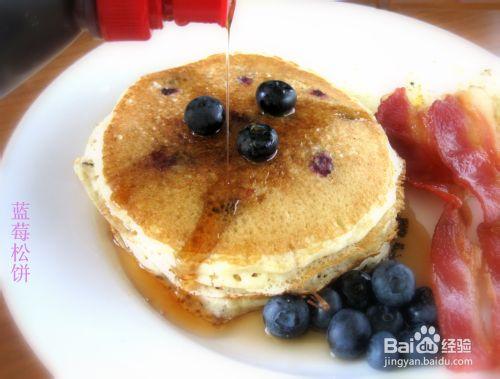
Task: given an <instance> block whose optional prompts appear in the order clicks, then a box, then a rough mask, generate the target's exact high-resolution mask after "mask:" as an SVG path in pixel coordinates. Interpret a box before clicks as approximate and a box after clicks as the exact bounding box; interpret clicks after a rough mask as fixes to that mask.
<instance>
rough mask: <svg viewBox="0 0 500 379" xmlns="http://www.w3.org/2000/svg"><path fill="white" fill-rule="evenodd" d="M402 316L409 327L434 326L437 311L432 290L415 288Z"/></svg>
mask: <svg viewBox="0 0 500 379" xmlns="http://www.w3.org/2000/svg"><path fill="white" fill-rule="evenodd" d="M404 315H405V318H406V321H407V322H408V323H409V324H411V325H417V324H428V325H433V324H435V323H436V321H437V310H436V303H435V302H434V297H433V296H432V290H431V289H430V288H429V287H420V288H417V290H416V291H415V295H414V296H413V299H412V300H411V302H410V304H408V306H407V307H406V308H405V310H404Z"/></svg>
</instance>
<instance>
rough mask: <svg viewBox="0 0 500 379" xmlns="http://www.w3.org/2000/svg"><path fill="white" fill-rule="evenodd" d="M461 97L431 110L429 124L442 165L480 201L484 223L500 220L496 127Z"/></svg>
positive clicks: (449, 98)
mask: <svg viewBox="0 0 500 379" xmlns="http://www.w3.org/2000/svg"><path fill="white" fill-rule="evenodd" d="M467 105H468V104H466V103H465V102H464V101H463V98H462V97H460V96H451V95H449V96H446V98H445V99H444V100H436V101H435V102H434V103H433V104H432V106H431V107H430V108H429V111H428V113H427V117H426V119H427V122H428V125H429V130H430V132H431V134H432V136H433V139H434V141H435V146H436V147H437V151H438V153H439V156H440V157H441V160H442V162H443V163H444V164H445V165H446V166H447V167H448V168H449V170H450V171H451V172H452V173H453V176H454V178H455V181H456V182H457V183H458V184H460V185H462V186H463V187H465V188H467V189H468V190H470V191H471V192H472V193H473V194H474V195H475V196H476V197H477V199H478V200H479V201H480V203H481V206H482V208H483V213H484V219H485V221H486V222H488V223H491V222H494V221H496V220H499V219H500V176H499V175H498V171H497V152H496V149H495V135H494V132H493V130H492V127H491V126H490V125H489V123H487V122H486V121H485V120H484V119H480V118H478V117H476V116H473V115H477V112H474V111H473V110H471V109H470V106H469V107H467Z"/></svg>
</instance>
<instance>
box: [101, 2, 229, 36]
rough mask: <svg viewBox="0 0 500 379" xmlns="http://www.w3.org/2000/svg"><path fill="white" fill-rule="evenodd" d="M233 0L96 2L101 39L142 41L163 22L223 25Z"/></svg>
mask: <svg viewBox="0 0 500 379" xmlns="http://www.w3.org/2000/svg"><path fill="white" fill-rule="evenodd" d="M235 2H236V0H233V1H232V0H96V3H97V17H98V20H99V27H100V32H101V36H102V38H103V39H105V40H108V41H119V40H146V39H149V37H150V36H151V29H161V28H162V27H163V20H175V22H176V23H177V24H178V25H185V24H187V23H189V22H207V23H217V24H219V25H221V26H223V27H226V26H227V23H228V19H230V18H231V17H232V14H233V11H234V4H235Z"/></svg>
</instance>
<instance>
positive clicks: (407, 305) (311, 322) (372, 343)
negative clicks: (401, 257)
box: [263, 260, 437, 369]
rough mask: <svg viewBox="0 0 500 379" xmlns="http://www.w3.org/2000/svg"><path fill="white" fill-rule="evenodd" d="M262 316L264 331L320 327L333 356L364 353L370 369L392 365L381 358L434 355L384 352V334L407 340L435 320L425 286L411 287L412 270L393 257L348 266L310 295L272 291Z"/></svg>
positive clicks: (292, 333) (288, 333) (293, 332)
mask: <svg viewBox="0 0 500 379" xmlns="http://www.w3.org/2000/svg"><path fill="white" fill-rule="evenodd" d="M263 316H264V323H265V327H266V332H267V333H268V334H271V335H273V336H275V337H279V338H287V339H289V338H295V337H298V336H300V335H302V334H304V333H305V332H306V331H307V330H308V329H309V328H312V329H315V330H317V331H323V332H326V335H327V340H328V343H329V345H330V350H331V352H332V353H333V355H334V356H335V357H338V358H341V359H355V358H359V357H361V356H363V355H364V354H366V357H367V361H368V363H369V364H370V366H372V367H373V368H376V369H390V368H393V367H396V366H391V365H387V364H386V363H385V362H386V359H388V360H389V359H417V358H418V359H421V360H422V359H423V358H424V357H426V358H428V359H431V358H436V357H437V355H436V354H431V353H417V352H416V351H413V352H408V354H406V353H405V354H402V355H400V354H399V353H397V352H395V353H391V352H389V353H385V352H384V340H385V339H386V338H394V339H396V340H397V341H398V342H407V343H408V342H410V338H412V337H413V336H414V334H415V332H416V331H418V330H420V328H421V326H422V325H426V326H427V327H430V326H434V328H436V322H437V312H436V305H435V302H434V298H433V295H432V291H431V289H430V288H428V287H420V288H418V289H415V277H414V275H413V272H412V271H411V270H410V269H409V268H408V267H407V266H405V265H404V264H402V263H400V262H397V261H395V260H388V261H385V262H382V263H380V264H379V265H378V266H377V267H376V268H375V270H374V271H373V272H372V274H371V275H370V274H369V273H367V272H364V271H360V270H352V271H349V272H347V273H345V274H344V275H342V276H341V277H340V278H339V279H338V280H336V281H335V282H334V283H333V285H331V286H328V287H326V288H324V289H323V290H322V291H321V292H319V293H318V295H316V296H312V297H309V298H307V297H302V296H296V295H288V294H286V295H280V296H275V297H273V298H271V299H270V300H269V301H268V303H267V304H266V306H265V307H264V310H263ZM424 354H425V355H424Z"/></svg>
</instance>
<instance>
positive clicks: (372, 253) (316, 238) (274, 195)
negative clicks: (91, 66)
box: [75, 54, 404, 321]
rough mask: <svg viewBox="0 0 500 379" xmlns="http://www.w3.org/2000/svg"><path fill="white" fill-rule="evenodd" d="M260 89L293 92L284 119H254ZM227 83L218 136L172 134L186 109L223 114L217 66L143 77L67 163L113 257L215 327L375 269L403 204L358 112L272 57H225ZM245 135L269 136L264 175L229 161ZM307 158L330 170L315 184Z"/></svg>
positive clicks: (397, 180) (382, 142) (389, 158)
mask: <svg viewBox="0 0 500 379" xmlns="http://www.w3.org/2000/svg"><path fill="white" fill-rule="evenodd" d="M270 79H279V80H283V81H285V82H287V83H289V84H290V85H292V87H294V89H295V90H296V92H297V104H296V108H295V112H294V113H293V114H291V115H289V116H287V117H281V118H274V117H270V116H266V115H263V114H261V113H260V111H259V109H258V107H257V104H256V101H255V91H256V88H257V87H258V86H259V84H260V83H262V82H264V81H266V80H270ZM229 80H230V81H229V83H230V86H229V87H230V107H229V108H230V111H229V112H228V113H227V114H226V117H229V130H225V128H223V130H222V131H221V132H219V133H218V134H217V135H215V136H212V137H200V136H195V135H192V133H191V132H190V130H189V129H188V127H187V126H186V125H185V124H184V122H183V115H184V109H185V107H186V105H187V104H188V103H189V102H190V101H191V100H192V99H194V98H195V97H198V96H201V95H209V96H213V97H215V98H218V99H220V100H221V101H222V102H223V103H224V99H225V97H226V62H225V57H224V56H223V55H215V56H211V57H209V58H207V59H204V60H202V61H199V62H195V63H192V64H188V65H185V66H182V67H177V68H173V69H170V70H166V71H162V72H158V73H154V74H151V75H147V76H145V77H143V78H141V79H140V80H139V81H138V82H137V83H135V84H134V85H133V86H131V87H130V88H129V89H128V90H127V91H126V92H125V94H124V95H123V96H122V98H121V99H120V101H119V102H118V104H117V105H116V107H115V108H114V110H113V112H112V113H111V115H110V116H108V117H107V118H106V119H105V120H104V121H103V122H102V123H101V124H100V125H98V126H97V128H96V129H95V130H94V131H93V133H92V135H91V137H90V140H89V142H88V145H87V148H86V150H85V153H84V156H83V157H81V158H79V159H77V160H76V162H75V171H76V172H77V174H78V176H79V178H80V180H81V181H82V183H83V184H84V186H85V188H86V189H87V192H88V194H89V196H90V197H91V199H92V200H93V201H94V203H95V204H96V206H97V207H98V209H99V211H100V212H101V213H102V215H103V216H104V217H105V218H106V219H107V221H108V222H109V223H110V225H111V227H112V229H113V231H114V234H115V237H116V239H117V240H118V241H119V242H120V244H121V245H122V246H123V247H124V248H126V249H127V250H129V251H130V252H131V253H132V254H133V255H134V256H135V258H136V259H137V261H138V262H139V263H140V264H141V266H142V267H143V268H144V269H146V270H149V271H150V272H152V273H153V274H155V275H158V276H161V277H163V278H165V279H166V280H167V281H168V282H169V283H170V284H171V285H172V287H173V288H174V289H175V290H176V293H177V295H178V296H179V298H180V299H181V300H182V301H183V302H184V304H185V305H186V306H187V307H188V308H190V309H191V310H192V311H195V312H198V313H200V314H201V315H202V316H204V317H206V318H209V319H211V320H213V321H221V320H222V321H223V320H228V319H231V318H233V317H235V316H237V315H239V314H242V313H245V312H247V311H250V310H253V309H255V308H257V307H259V306H261V305H262V304H263V303H264V302H265V301H266V298H268V297H269V296H272V295H276V294H281V293H285V292H287V293H298V294H307V293H312V292H315V291H319V290H320V289H321V288H323V287H324V286H325V285H327V284H328V283H329V282H330V281H332V279H334V278H336V277H337V276H339V275H340V274H342V273H344V272H345V271H347V270H349V269H352V268H355V267H360V266H363V265H367V264H370V263H374V262H377V261H379V260H380V259H382V258H384V257H385V256H386V255H387V253H388V251H389V242H390V241H391V239H392V238H393V237H394V236H395V232H396V227H397V223H396V216H397V213H398V211H399V210H400V208H401V206H402V203H403V201H402V198H403V191H402V188H401V178H402V176H403V171H404V169H403V163H402V161H401V159H400V158H399V157H398V156H397V155H396V153H395V152H394V151H393V150H392V149H391V147H390V145H389V142H388V140H387V137H386V135H385V134H384V131H383V130H382V128H381V127H380V125H378V124H377V122H376V121H375V119H374V118H373V116H372V115H370V114H369V113H368V112H367V111H366V110H365V109H364V108H363V107H362V106H360V105H359V104H358V103H357V102H355V101H353V100H352V99H350V98H349V97H348V96H347V95H345V94H344V93H342V92H341V91H339V90H338V89H336V88H334V87H332V85H330V84H329V83H328V82H327V81H325V80H324V79H322V78H320V77H318V76H317V75H314V74H312V73H310V72H306V71H304V70H301V69H300V68H299V67H297V66H296V65H294V64H292V63H288V62H285V61H283V60H281V59H278V58H272V57H263V56H259V55H246V54H237V55H233V56H231V69H230V78H229ZM251 122H260V123H265V124H268V125H270V126H272V127H273V128H275V129H276V131H277V132H278V134H279V138H280V145H279V151H278V153H277V155H276V157H275V158H274V159H272V160H271V161H269V162H265V163H260V164H254V163H251V162H248V161H247V160H245V159H243V158H242V157H241V156H240V155H239V154H238V151H237V146H236V135H237V133H238V131H239V130H240V129H241V128H243V127H245V126H246V125H248V124H249V123H251ZM318 157H328V158H331V161H332V163H333V165H331V166H330V167H329V170H328V171H327V172H326V173H325V172H323V171H321V170H320V171H318V170H317V169H316V168H317V167H316V166H315V164H314V162H316V163H317V161H315V159H317V158H318ZM332 167H333V168H332ZM330 171H331V172H330Z"/></svg>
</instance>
